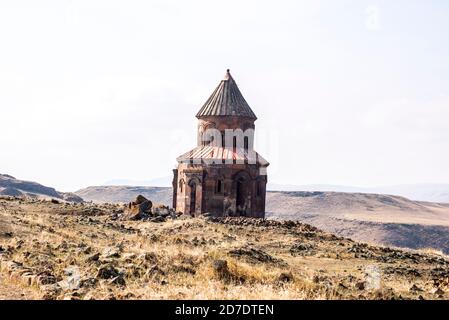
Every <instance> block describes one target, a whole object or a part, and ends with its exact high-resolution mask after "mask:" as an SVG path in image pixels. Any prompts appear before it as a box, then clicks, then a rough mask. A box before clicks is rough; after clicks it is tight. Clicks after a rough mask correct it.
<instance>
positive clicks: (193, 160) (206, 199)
mask: <svg viewBox="0 0 449 320" xmlns="http://www.w3.org/2000/svg"><path fill="white" fill-rule="evenodd" d="M196 117H197V118H198V145H197V147H196V148H195V149H193V150H191V151H189V152H187V153H185V154H183V155H181V156H180V157H178V158H177V161H178V166H177V169H174V170H173V207H174V208H176V211H178V212H182V213H184V214H190V215H192V216H197V215H201V214H204V213H208V214H210V215H212V216H245V217H257V218H264V217H265V195H266V184H267V167H268V165H269V163H268V162H267V161H266V160H265V159H264V158H262V157H261V156H260V155H259V154H258V153H257V152H256V151H255V150H254V148H253V146H254V129H255V125H254V122H255V121H256V120H257V117H256V115H255V114H254V112H253V111H252V110H251V108H250V106H249V105H248V103H247V102H246V101H245V99H244V98H243V95H242V93H241V92H240V90H239V88H238V87H237V84H236V82H235V81H234V79H233V78H232V76H231V74H230V72H229V70H227V72H226V74H225V77H224V79H223V80H222V81H221V82H220V84H219V85H218V86H217V88H216V89H215V91H214V92H213V93H212V95H211V96H210V98H209V99H208V100H207V101H206V103H205V104H204V105H203V107H202V108H201V109H200V111H199V112H198V113H197V115H196Z"/></svg>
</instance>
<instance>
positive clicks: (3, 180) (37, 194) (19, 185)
mask: <svg viewBox="0 0 449 320" xmlns="http://www.w3.org/2000/svg"><path fill="white" fill-rule="evenodd" d="M0 195H3V196H13V197H31V198H53V199H60V200H65V201H70V202H81V201H83V199H81V198H80V197H78V196H76V195H75V194H73V193H65V192H58V191H56V190H55V189H54V188H50V187H46V186H43V185H41V184H39V183H37V182H32V181H24V180H19V179H16V178H14V177H13V176H10V175H7V174H0Z"/></svg>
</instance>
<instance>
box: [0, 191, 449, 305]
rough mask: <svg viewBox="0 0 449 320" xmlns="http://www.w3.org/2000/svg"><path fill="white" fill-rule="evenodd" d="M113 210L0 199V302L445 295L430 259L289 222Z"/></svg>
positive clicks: (442, 261) (439, 271)
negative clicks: (126, 214)
mask: <svg viewBox="0 0 449 320" xmlns="http://www.w3.org/2000/svg"><path fill="white" fill-rule="evenodd" d="M118 211H120V207H118V206H116V205H95V204H55V203H51V202H46V201H38V200H17V199H13V198H0V270H1V271H0V278H1V280H2V286H1V287H0V297H2V298H18V297H21V298H45V299H143V298H145V299H215V298H218V299H231V298H232V299H393V298H394V299H401V298H404V299H419V298H426V299H445V298H447V293H446V291H447V290H448V286H449V284H448V282H447V278H448V277H449V274H448V271H447V270H448V267H449V262H448V260H446V258H445V257H443V256H441V255H438V254H435V253H431V252H428V253H424V252H411V251H401V250H395V249H389V248H384V247H377V246H368V245H364V244H360V243H357V242H354V241H351V240H348V239H345V238H341V237H337V236H334V235H332V234H330V233H326V232H323V231H320V230H319V229H317V228H315V227H312V226H309V225H306V224H302V223H298V222H276V221H264V220H251V219H249V220H247V219H238V218H237V219H230V218H227V219H216V220H207V219H203V218H195V219H193V218H186V219H175V220H171V219H169V220H168V221H167V222H163V223H155V222H142V221H118V220H116V219H117V215H116V213H117V212H118ZM445 279H446V280H445Z"/></svg>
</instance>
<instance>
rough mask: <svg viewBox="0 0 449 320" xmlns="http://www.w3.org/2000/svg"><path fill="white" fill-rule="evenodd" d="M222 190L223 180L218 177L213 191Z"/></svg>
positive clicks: (218, 191)
mask: <svg viewBox="0 0 449 320" xmlns="http://www.w3.org/2000/svg"><path fill="white" fill-rule="evenodd" d="M222 192H223V180H221V179H218V180H217V184H216V187H215V193H222Z"/></svg>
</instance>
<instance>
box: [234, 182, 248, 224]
mask: <svg viewBox="0 0 449 320" xmlns="http://www.w3.org/2000/svg"><path fill="white" fill-rule="evenodd" d="M247 184H248V182H247V180H246V179H245V178H244V177H240V178H238V179H237V185H236V211H237V215H239V216H242V217H245V216H246V215H247V210H248V204H247V203H246V198H247V192H248V186H247Z"/></svg>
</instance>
